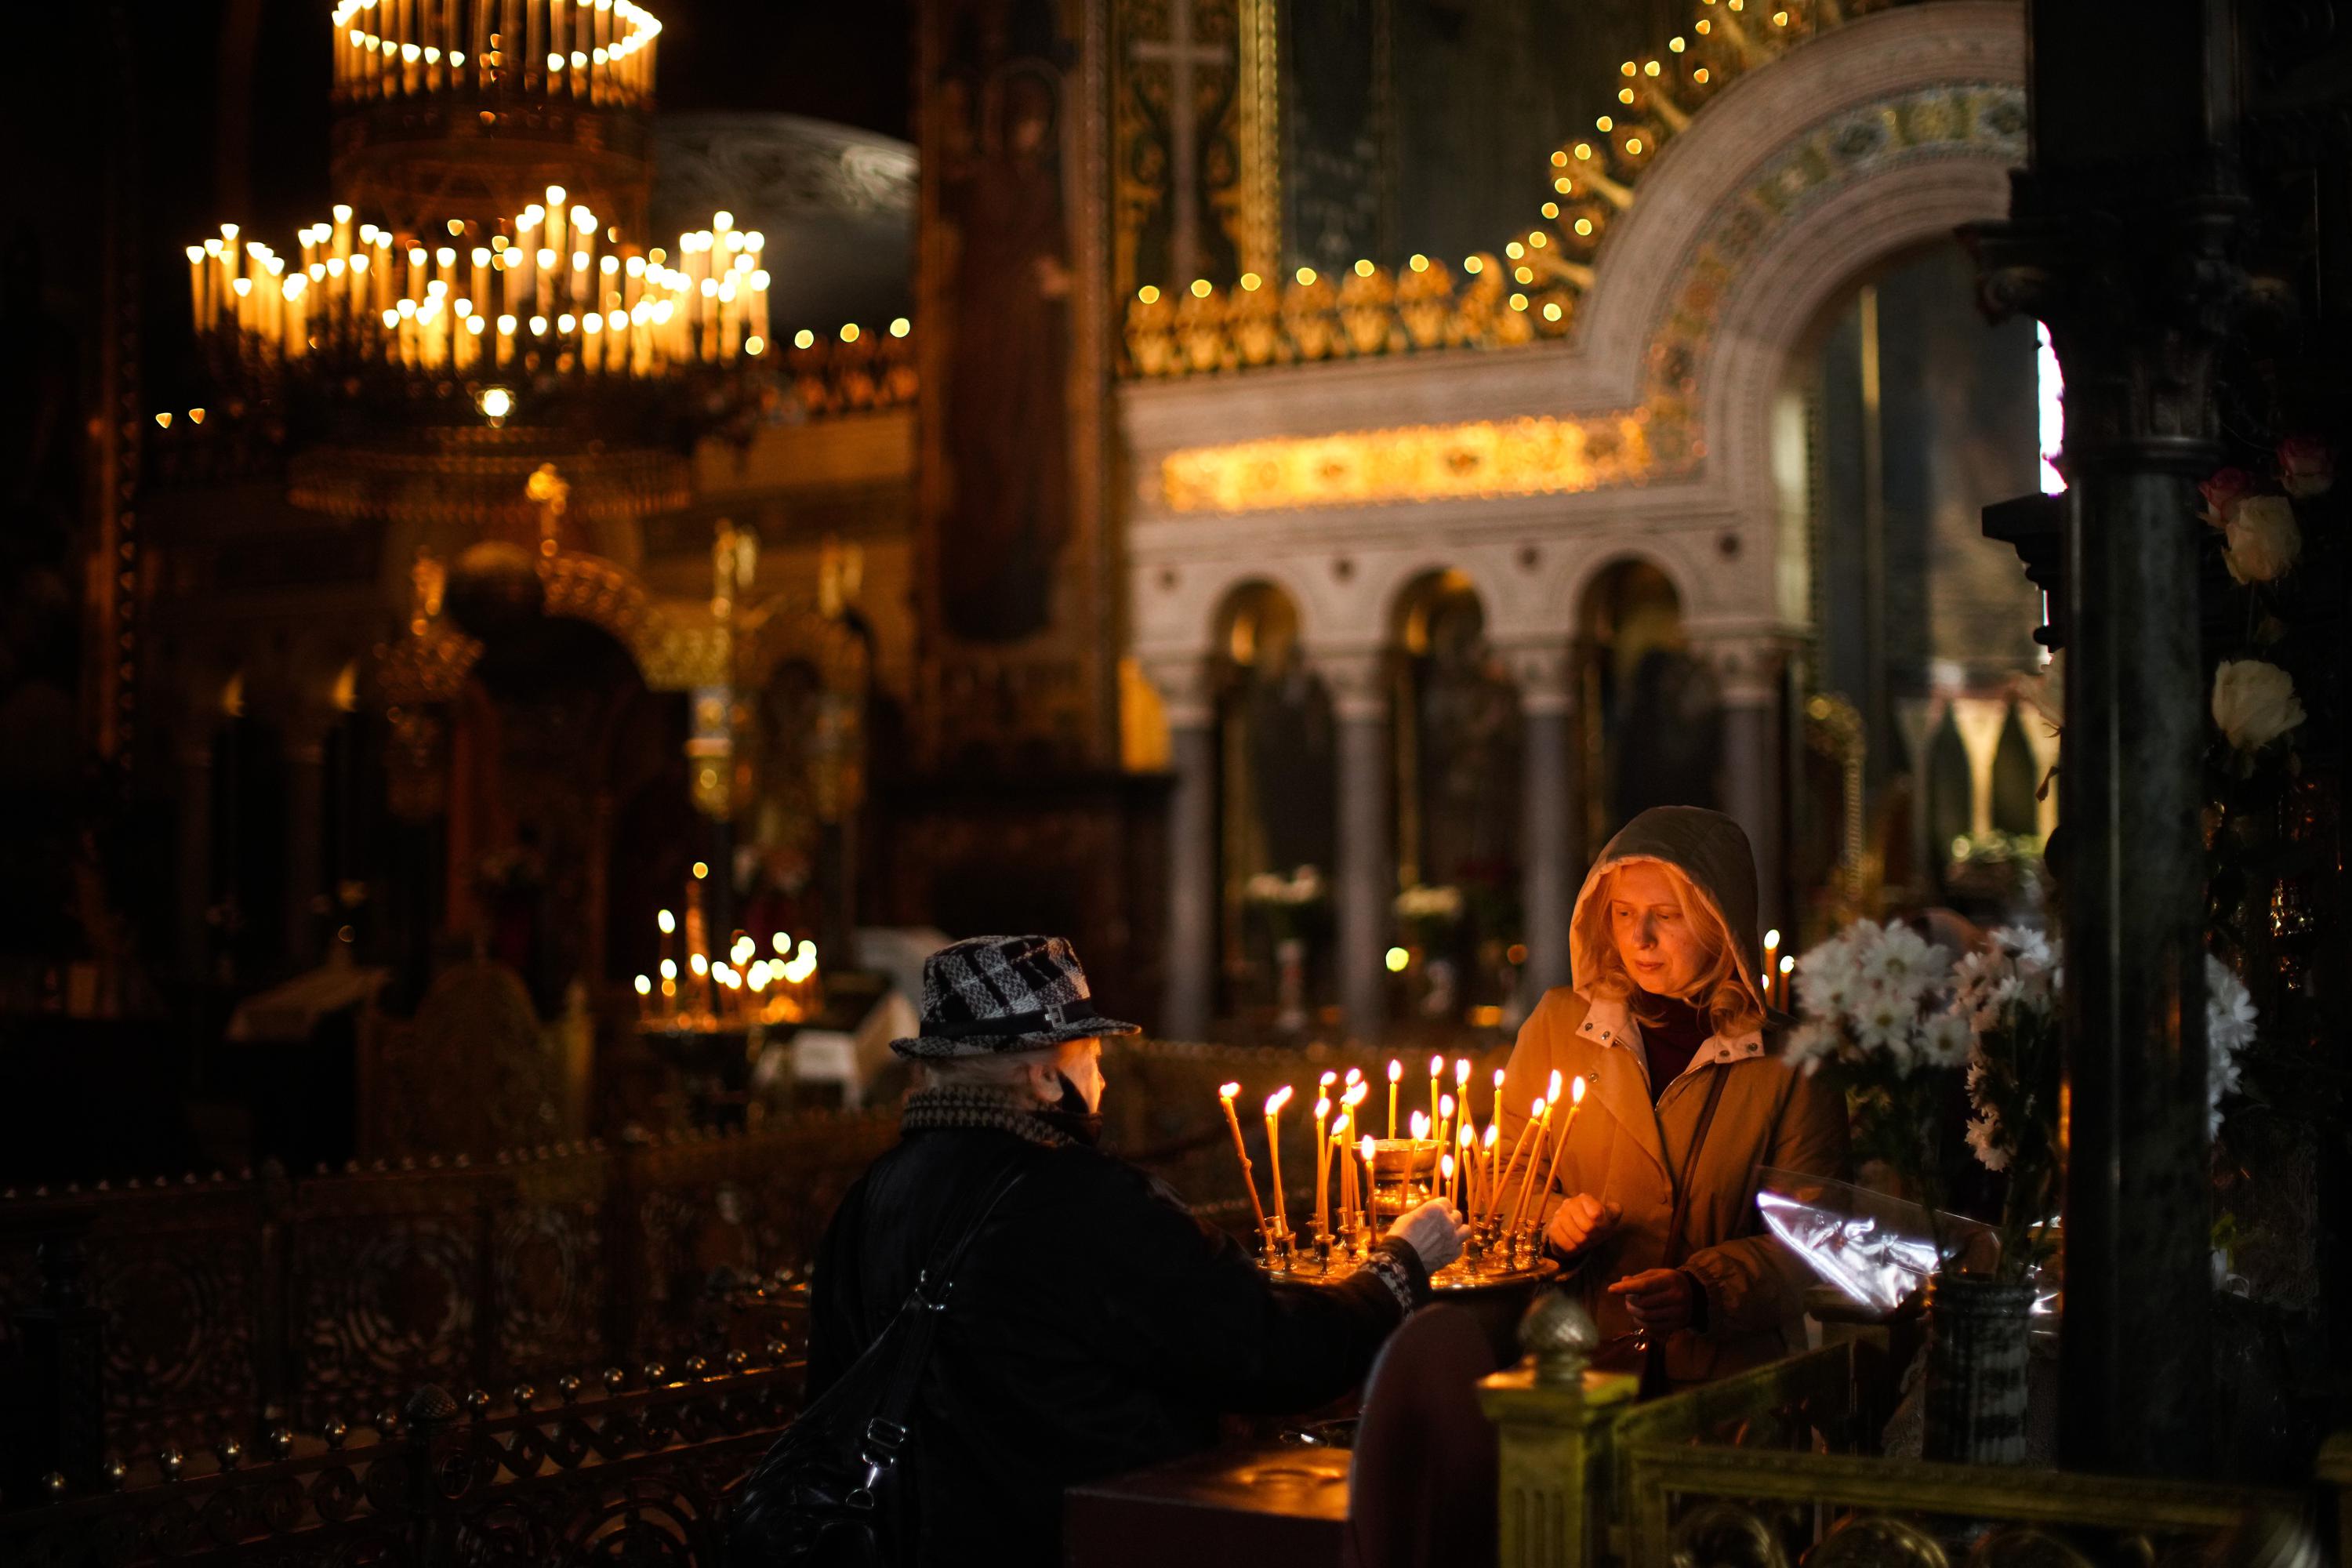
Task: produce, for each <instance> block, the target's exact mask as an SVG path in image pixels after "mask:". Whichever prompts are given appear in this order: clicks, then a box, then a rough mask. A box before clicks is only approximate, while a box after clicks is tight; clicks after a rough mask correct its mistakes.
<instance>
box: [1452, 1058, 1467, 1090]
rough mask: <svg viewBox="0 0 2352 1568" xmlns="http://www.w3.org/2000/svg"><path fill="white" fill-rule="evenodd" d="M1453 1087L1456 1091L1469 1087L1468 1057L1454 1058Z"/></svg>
mask: <svg viewBox="0 0 2352 1568" xmlns="http://www.w3.org/2000/svg"><path fill="white" fill-rule="evenodd" d="M1454 1087H1455V1088H1457V1089H1467V1088H1469V1087H1470V1058H1468V1057H1456V1058H1454Z"/></svg>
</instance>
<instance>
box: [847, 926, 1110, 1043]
mask: <svg viewBox="0 0 2352 1568" xmlns="http://www.w3.org/2000/svg"><path fill="white" fill-rule="evenodd" d="M1142 1032H1143V1026H1141V1025H1140V1024H1123V1023H1121V1022H1119V1021H1118V1019H1117V1018H1106V1017H1104V1016H1101V1015H1100V1014H1098V1013H1097V1012H1096V1011H1095V1005H1094V1000H1093V993H1091V992H1090V991H1088V990H1087V972H1086V969H1085V967H1084V966H1083V965H1081V964H1080V963H1078V955H1077V952H1076V949H1074V948H1072V947H1071V946H1070V944H1069V942H1067V941H1066V939H1064V938H1062V937H1058V936H975V937H970V938H967V939H966V940H964V941H962V942H951V943H950V944H949V945H948V946H946V947H943V948H941V949H940V950H939V952H935V953H933V954H931V956H930V957H929V958H927V959H925V960H924V961H923V1032H922V1033H921V1034H919V1035H918V1036H916V1037H914V1038H913V1039H911V1040H893V1041H891V1042H890V1048H891V1049H892V1050H894V1051H896V1052H898V1054H899V1055H900V1056H902V1057H914V1058H918V1059H920V1058H932V1059H937V1058H941V1057H983V1056H990V1055H992V1054H994V1053H996V1052H998V1051H1034V1050H1038V1049H1040V1048H1042V1047H1046V1046H1058V1045H1060V1044H1061V1043H1062V1042H1063V1041H1065V1040H1083V1039H1085V1038H1087V1037H1088V1036H1090V1035H1139V1034H1141V1033H1142Z"/></svg>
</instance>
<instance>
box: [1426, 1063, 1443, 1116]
mask: <svg viewBox="0 0 2352 1568" xmlns="http://www.w3.org/2000/svg"><path fill="white" fill-rule="evenodd" d="M1444 1074H1445V1058H1444V1057H1432V1058H1429V1124H1430V1125H1431V1126H1433V1127H1434V1126H1436V1125H1437V1080H1438V1079H1440V1078H1443V1077H1444Z"/></svg>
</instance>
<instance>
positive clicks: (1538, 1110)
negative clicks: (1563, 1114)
mask: <svg viewBox="0 0 2352 1568" xmlns="http://www.w3.org/2000/svg"><path fill="white" fill-rule="evenodd" d="M1543 1113H1544V1099H1543V1096H1542V1095H1540V1094H1539V1095H1538V1096H1536V1100H1535V1103H1534V1104H1533V1105H1531V1106H1529V1107H1528V1120H1527V1123H1526V1125H1524V1126H1522V1127H1521V1128H1520V1129H1519V1135H1518V1137H1517V1139H1516V1140H1514V1141H1513V1142H1512V1144H1511V1157H1510V1158H1509V1159H1507V1160H1506V1161H1504V1162H1503V1174H1502V1177H1501V1179H1500V1180H1498V1181H1497V1182H1496V1184H1495V1190H1494V1192H1493V1193H1492V1194H1490V1195H1489V1199H1488V1202H1487V1205H1486V1213H1487V1215H1488V1217H1489V1218H1497V1217H1500V1215H1502V1212H1503V1189H1504V1188H1505V1187H1506V1186H1507V1185H1509V1184H1510V1180H1511V1173H1512V1172H1513V1171H1516V1170H1517V1169H1518V1168H1519V1155H1520V1153H1521V1152H1524V1151H1525V1150H1526V1148H1527V1146H1528V1134H1530V1133H1532V1132H1534V1131H1536V1130H1537V1128H1538V1124H1539V1123H1540V1122H1541V1121H1543ZM1496 1125H1497V1126H1500V1125H1501V1123H1500V1122H1497V1123H1496Z"/></svg>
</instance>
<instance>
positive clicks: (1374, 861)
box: [1314, 648, 1397, 1040]
mask: <svg viewBox="0 0 2352 1568" xmlns="http://www.w3.org/2000/svg"><path fill="white" fill-rule="evenodd" d="M1314 662H1315V668H1316V670H1317V672H1318V673H1319V674H1320V675H1321V676H1322V678H1323V683H1324V685H1325V687H1326V688H1327V689H1328V690H1329V691H1330V693H1331V712H1332V717H1333V718H1334V719H1335V720H1336V721H1338V729H1339V746H1338V751H1339V801H1338V808H1339V868H1338V875H1337V876H1336V877H1335V878H1334V879H1333V895H1334V898H1335V900H1336V910H1335V912H1336V913H1337V915H1338V925H1339V954H1338V958H1339V1005H1340V1007H1341V1008H1342V1009H1343V1010H1344V1012H1345V1014H1346V1016H1347V1028H1348V1033H1349V1035H1350V1036H1351V1037H1354V1038H1357V1039H1360V1040H1373V1039H1378V1038H1379V1037H1381V1035H1382V1034H1383V1033H1384V1032H1385V1031H1386V1029H1387V1026H1388V979H1387V974H1388V970H1387V963H1386V960H1387V956H1388V950H1389V947H1390V945H1391V941H1392V935H1391V933H1392V932H1393V931H1394V930H1395V921H1394V919H1393V911H1394V907H1395V902H1396V890H1397V889H1396V870H1395V866H1396V845H1395V842H1394V837H1395V836H1394V830H1393V827H1392V823H1391V812H1390V809H1389V785H1390V775H1391V772H1392V771H1393V767H1394V762H1395V759H1394V757H1393V756H1392V754H1391V748H1390V744H1389V683H1388V656H1387V654H1386V652H1385V651H1384V650H1381V649H1378V648H1374V649H1369V650H1357V651H1351V652H1348V653H1341V654H1320V655H1318V656H1316V658H1315V661H1314Z"/></svg>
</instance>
